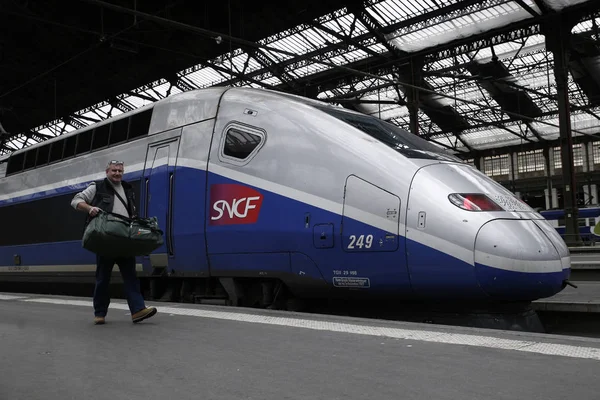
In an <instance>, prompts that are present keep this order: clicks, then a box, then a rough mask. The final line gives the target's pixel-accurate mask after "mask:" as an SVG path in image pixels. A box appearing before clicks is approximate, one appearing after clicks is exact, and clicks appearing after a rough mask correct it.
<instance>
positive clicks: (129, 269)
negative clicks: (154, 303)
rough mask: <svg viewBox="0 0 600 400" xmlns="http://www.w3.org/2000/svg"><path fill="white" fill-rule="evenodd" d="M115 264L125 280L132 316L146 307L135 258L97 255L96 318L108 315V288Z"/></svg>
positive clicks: (126, 294)
mask: <svg viewBox="0 0 600 400" xmlns="http://www.w3.org/2000/svg"><path fill="white" fill-rule="evenodd" d="M115 264H117V265H118V266H119V271H120V272H121V277H122V278H123V284H124V286H125V296H126V297H127V304H128V305H129V311H130V312H131V314H132V315H133V314H135V313H136V312H138V311H141V310H142V309H144V308H145V307H146V305H145V303H144V297H143V296H142V293H141V291H140V281H139V279H138V277H137V275H136V271H135V257H128V258H108V257H102V256H98V255H97V256H96V287H95V289H94V315H95V316H96V317H105V316H106V313H108V305H109V304H110V296H109V291H108V288H109V285H110V276H111V274H112V270H113V267H114V265H115Z"/></svg>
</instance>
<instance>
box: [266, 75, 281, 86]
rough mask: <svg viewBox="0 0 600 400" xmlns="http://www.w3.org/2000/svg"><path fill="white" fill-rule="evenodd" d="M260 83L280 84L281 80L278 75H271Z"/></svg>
mask: <svg viewBox="0 0 600 400" xmlns="http://www.w3.org/2000/svg"><path fill="white" fill-rule="evenodd" d="M262 83H266V84H267V85H272V86H277V85H281V84H282V83H283V82H281V79H279V78H278V77H276V76H272V77H270V78H268V79H263V80H262Z"/></svg>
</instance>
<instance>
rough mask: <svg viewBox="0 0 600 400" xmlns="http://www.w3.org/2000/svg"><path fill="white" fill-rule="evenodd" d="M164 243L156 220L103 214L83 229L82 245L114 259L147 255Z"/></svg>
mask: <svg viewBox="0 0 600 400" xmlns="http://www.w3.org/2000/svg"><path fill="white" fill-rule="evenodd" d="M163 242H164V241H163V231H162V230H160V229H159V227H158V219H157V218H156V217H150V218H126V217H124V216H122V215H118V214H113V213H110V212H105V211H102V212H100V213H98V214H97V215H96V217H94V218H92V220H91V221H90V222H89V224H88V226H87V227H86V228H85V231H84V233H83V239H82V246H83V248H84V249H87V250H89V251H91V252H92V253H96V254H98V255H100V256H106V257H115V258H116V257H131V256H145V255H148V254H150V253H151V252H152V251H154V250H156V249H157V248H159V247H160V246H161V245H162V244H163Z"/></svg>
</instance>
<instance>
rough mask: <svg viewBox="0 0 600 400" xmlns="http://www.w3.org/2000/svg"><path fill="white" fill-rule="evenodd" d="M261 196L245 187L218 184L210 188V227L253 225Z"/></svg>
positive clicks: (258, 210)
mask: <svg viewBox="0 0 600 400" xmlns="http://www.w3.org/2000/svg"><path fill="white" fill-rule="evenodd" d="M262 200H263V196H262V195H261V194H260V193H259V192H257V191H256V190H254V189H252V188H249V187H247V186H242V185H236V184H218V185H212V186H211V188H210V204H211V208H210V225H234V224H254V223H255V222H256V221H257V220H258V214H259V213H260V206H261V205H262Z"/></svg>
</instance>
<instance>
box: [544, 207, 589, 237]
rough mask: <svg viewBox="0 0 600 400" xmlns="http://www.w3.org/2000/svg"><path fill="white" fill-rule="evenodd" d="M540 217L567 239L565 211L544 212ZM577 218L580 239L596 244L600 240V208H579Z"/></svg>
mask: <svg viewBox="0 0 600 400" xmlns="http://www.w3.org/2000/svg"><path fill="white" fill-rule="evenodd" d="M540 215H542V216H543V217H544V218H545V219H547V220H548V221H549V222H550V225H552V227H554V229H556V231H557V232H558V233H559V234H560V235H561V237H563V238H564V237H565V234H566V228H565V210H562V209H561V210H543V211H540ZM577 216H578V218H577V224H578V226H579V237H580V238H581V239H582V240H583V241H584V242H586V243H588V244H592V243H594V244H595V242H597V241H598V240H599V239H600V207H598V206H587V207H581V208H578V209H577Z"/></svg>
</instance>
